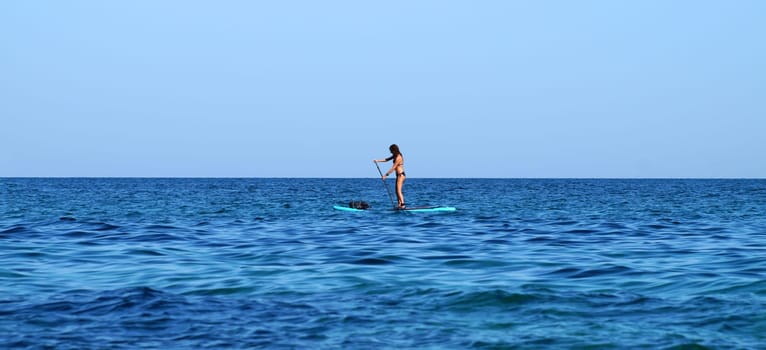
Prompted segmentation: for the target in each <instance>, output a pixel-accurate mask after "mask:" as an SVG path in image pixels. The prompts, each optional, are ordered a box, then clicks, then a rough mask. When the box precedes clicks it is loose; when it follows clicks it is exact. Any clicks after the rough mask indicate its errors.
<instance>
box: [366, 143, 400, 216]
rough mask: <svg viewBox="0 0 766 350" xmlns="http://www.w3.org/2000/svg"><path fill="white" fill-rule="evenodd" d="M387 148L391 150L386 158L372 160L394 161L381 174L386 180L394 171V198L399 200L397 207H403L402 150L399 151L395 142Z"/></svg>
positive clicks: (378, 161) (380, 161)
mask: <svg viewBox="0 0 766 350" xmlns="http://www.w3.org/2000/svg"><path fill="white" fill-rule="evenodd" d="M388 150H389V151H391V156H390V157H388V158H386V159H375V160H373V162H375V163H383V162H387V161H389V160H393V161H394V165H392V166H391V169H389V170H388V171H386V174H385V175H383V181H385V180H386V176H388V175H390V174H391V173H392V172H396V200H397V201H398V202H399V209H404V194H403V193H402V186H403V185H404V179H405V177H406V176H405V175H404V157H402V152H400V151H399V146H397V145H396V144H393V145H391V146H389V147H388Z"/></svg>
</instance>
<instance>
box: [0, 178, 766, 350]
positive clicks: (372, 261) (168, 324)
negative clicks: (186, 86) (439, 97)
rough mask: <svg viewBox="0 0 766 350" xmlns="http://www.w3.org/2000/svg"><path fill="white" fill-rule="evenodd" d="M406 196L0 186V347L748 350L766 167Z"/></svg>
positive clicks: (764, 222)
mask: <svg viewBox="0 0 766 350" xmlns="http://www.w3.org/2000/svg"><path fill="white" fill-rule="evenodd" d="M389 186H393V181H392V180H389ZM404 190H405V195H406V200H407V203H408V205H411V206H416V205H448V206H454V207H456V208H457V210H456V211H455V212H437V213H407V212H398V211H394V210H391V201H390V199H389V196H388V194H387V192H386V188H385V187H384V185H383V183H382V182H381V180H380V179H379V178H359V179H309V178H276V179H268V178H243V179H238V178H220V179H216V178H211V179H207V178H204V179H203V178H188V179H185V178H0V348H3V349H766V180H758V179H754V180H748V179H720V180H719V179H701V180H697V179H635V180H632V179H421V178H414V177H413V178H408V179H407V182H406V183H405V187H404ZM352 200H361V201H367V202H368V203H369V204H370V205H371V208H370V209H369V210H367V211H363V212H345V211H338V210H334V209H333V205H345V204H347V203H348V202H349V201H352Z"/></svg>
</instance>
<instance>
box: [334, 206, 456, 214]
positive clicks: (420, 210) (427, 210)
mask: <svg viewBox="0 0 766 350" xmlns="http://www.w3.org/2000/svg"><path fill="white" fill-rule="evenodd" d="M332 207H333V208H334V209H335V210H342V211H357V212H358V211H368V210H369V209H356V208H351V207H344V206H340V205H333V206H332ZM392 210H394V211H401V212H409V213H430V212H440V211H456V210H457V208H455V207H442V206H435V207H407V208H404V209H392Z"/></svg>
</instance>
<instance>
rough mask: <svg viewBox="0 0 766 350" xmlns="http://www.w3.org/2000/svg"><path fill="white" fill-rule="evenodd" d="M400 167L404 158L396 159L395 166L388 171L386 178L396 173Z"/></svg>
mask: <svg viewBox="0 0 766 350" xmlns="http://www.w3.org/2000/svg"><path fill="white" fill-rule="evenodd" d="M400 165H402V157H396V159H394V165H392V166H391V169H388V171H386V176H388V175H390V174H391V173H393V172H395V171H396V168H398V167H399V166H400Z"/></svg>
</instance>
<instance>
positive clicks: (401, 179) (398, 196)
mask: <svg viewBox="0 0 766 350" xmlns="http://www.w3.org/2000/svg"><path fill="white" fill-rule="evenodd" d="M404 178H405V176H404V175H402V176H399V177H397V178H396V199H397V200H398V201H399V207H400V208H403V207H404V193H402V187H404Z"/></svg>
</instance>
